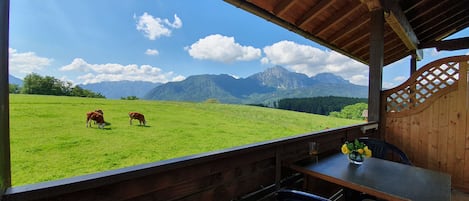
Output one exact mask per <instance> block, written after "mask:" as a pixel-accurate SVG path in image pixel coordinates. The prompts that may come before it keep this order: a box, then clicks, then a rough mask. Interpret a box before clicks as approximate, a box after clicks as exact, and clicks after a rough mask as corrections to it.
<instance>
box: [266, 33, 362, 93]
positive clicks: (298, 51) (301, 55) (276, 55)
mask: <svg viewBox="0 0 469 201" xmlns="http://www.w3.org/2000/svg"><path fill="white" fill-rule="evenodd" d="M263 50H264V54H265V57H263V58H262V59H261V62H262V63H263V64H272V65H281V66H285V67H287V68H289V69H291V70H293V71H295V72H298V73H304V74H306V75H308V76H314V75H316V74H319V73H326V72H328V73H334V74H336V75H339V76H341V77H343V78H344V79H346V80H349V81H350V82H352V83H354V84H359V85H368V66H366V65H364V64H362V63H359V62H357V61H355V60H353V59H351V58H348V57H346V56H344V55H341V54H339V53H337V52H335V51H324V50H321V49H319V48H315V47H312V46H308V45H301V44H297V43H295V42H292V41H285V40H284V41H280V42H277V43H275V44H273V45H271V46H266V47H264V49H263Z"/></svg>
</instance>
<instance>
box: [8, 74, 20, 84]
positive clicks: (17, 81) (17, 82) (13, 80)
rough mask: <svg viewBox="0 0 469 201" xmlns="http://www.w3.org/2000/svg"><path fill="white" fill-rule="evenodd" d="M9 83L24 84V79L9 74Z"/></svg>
mask: <svg viewBox="0 0 469 201" xmlns="http://www.w3.org/2000/svg"><path fill="white" fill-rule="evenodd" d="M8 83H9V84H17V85H20V86H21V85H23V80H21V79H20V78H17V77H15V76H13V75H8Z"/></svg>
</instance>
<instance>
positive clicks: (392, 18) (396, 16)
mask: <svg viewBox="0 0 469 201" xmlns="http://www.w3.org/2000/svg"><path fill="white" fill-rule="evenodd" d="M384 10H385V12H386V15H385V20H386V22H387V23H388V24H389V26H390V27H391V28H392V30H393V31H394V32H395V33H396V34H397V35H398V36H399V38H400V39H401V40H402V42H403V43H404V44H405V46H406V47H407V49H409V50H417V49H418V45H419V43H420V42H419V40H418V38H417V35H416V34H415V32H414V30H413V28H412V26H411V25H410V23H409V21H408V20H407V17H406V16H405V14H404V11H402V8H401V7H400V6H399V4H398V2H397V1H384ZM420 53H422V51H417V59H418V60H421V59H422V58H423V55H422V54H420Z"/></svg>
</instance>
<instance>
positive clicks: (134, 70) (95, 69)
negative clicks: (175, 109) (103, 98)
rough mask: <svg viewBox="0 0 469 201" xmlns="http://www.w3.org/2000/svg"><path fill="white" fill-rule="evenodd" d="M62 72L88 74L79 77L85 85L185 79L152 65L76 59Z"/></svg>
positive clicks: (62, 68) (64, 67)
mask: <svg viewBox="0 0 469 201" xmlns="http://www.w3.org/2000/svg"><path fill="white" fill-rule="evenodd" d="M60 70H61V71H78V72H84V73H86V74H85V75H81V76H78V80H81V81H82V82H83V84H88V83H96V82H102V81H120V80H130V81H148V82H160V83H166V82H168V81H174V80H175V79H176V80H184V79H185V78H184V77H183V76H181V75H174V73H173V72H168V73H164V72H162V70H161V69H160V68H157V67H153V66H150V65H141V66H138V65H136V64H129V65H122V64H113V63H108V64H89V63H88V62H86V61H85V60H84V59H82V58H75V59H74V60H73V61H72V63H70V64H68V65H65V66H62V67H61V68H60Z"/></svg>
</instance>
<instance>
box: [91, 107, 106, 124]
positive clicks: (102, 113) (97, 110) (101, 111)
mask: <svg viewBox="0 0 469 201" xmlns="http://www.w3.org/2000/svg"><path fill="white" fill-rule="evenodd" d="M94 111H95V112H99V113H101V115H103V117H104V112H103V110H101V109H96V110H94ZM93 123H94V124H96V121H93Z"/></svg>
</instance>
